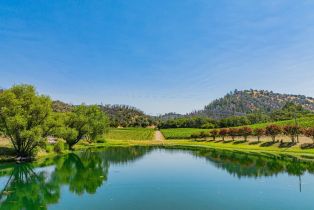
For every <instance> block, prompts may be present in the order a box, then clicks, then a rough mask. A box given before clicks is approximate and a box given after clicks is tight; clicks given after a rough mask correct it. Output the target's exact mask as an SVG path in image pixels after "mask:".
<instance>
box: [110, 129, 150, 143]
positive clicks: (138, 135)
mask: <svg viewBox="0 0 314 210" xmlns="http://www.w3.org/2000/svg"><path fill="white" fill-rule="evenodd" d="M105 136H106V139H109V140H152V139H153V137H154V129H150V128H111V129H110V130H109V132H108V133H107V134H106V135H105Z"/></svg>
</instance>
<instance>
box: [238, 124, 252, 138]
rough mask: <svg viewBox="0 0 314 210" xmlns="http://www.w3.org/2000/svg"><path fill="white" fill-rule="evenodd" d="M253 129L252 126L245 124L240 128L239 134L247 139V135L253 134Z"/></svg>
mask: <svg viewBox="0 0 314 210" xmlns="http://www.w3.org/2000/svg"><path fill="white" fill-rule="evenodd" d="M252 133H253V130H252V128H250V127H247V126H244V127H241V128H239V129H238V135H239V136H243V138H244V140H245V141H247V137H248V136H250V135H252Z"/></svg>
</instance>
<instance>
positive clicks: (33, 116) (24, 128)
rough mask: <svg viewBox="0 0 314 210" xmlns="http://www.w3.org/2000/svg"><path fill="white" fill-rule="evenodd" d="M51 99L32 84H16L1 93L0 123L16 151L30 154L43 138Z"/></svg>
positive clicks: (20, 154)
mask: <svg viewBox="0 0 314 210" xmlns="http://www.w3.org/2000/svg"><path fill="white" fill-rule="evenodd" d="M51 111H52V108H51V100H50V98H49V97H47V96H43V95H38V94H37V93H36V90H35V88H34V87H33V86H31V85H15V86H13V87H11V88H10V89H7V90H4V91H3V92H1V93H0V124H1V126H0V127H2V128H3V130H4V134H5V135H6V136H7V137H9V138H10V140H11V142H12V144H13V147H14V150H15V151H16V154H17V155H18V156H20V157H29V156H31V155H32V154H33V151H34V149H35V147H36V146H37V145H38V143H39V142H40V141H43V139H44V137H45V134H46V133H45V132H44V130H45V125H46V123H47V119H48V118H49V117H50V114H51Z"/></svg>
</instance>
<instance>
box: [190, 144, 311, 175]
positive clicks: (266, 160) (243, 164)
mask: <svg viewBox="0 0 314 210" xmlns="http://www.w3.org/2000/svg"><path fill="white" fill-rule="evenodd" d="M195 154H196V155H197V156H201V157H205V158H206V159H207V160H209V161H210V162H211V163H213V164H214V165H215V166H216V167H218V168H222V169H224V170H226V171H227V172H228V173H230V174H232V175H235V176H237V177H239V178H240V177H261V176H273V175H277V174H279V173H283V172H286V173H288V174H289V175H294V176H301V175H303V174H304V173H305V172H306V171H308V172H310V173H313V172H314V162H312V161H300V160H298V159H296V158H293V157H288V156H275V155H269V154H268V155H266V154H261V155H257V154H250V153H245V152H231V151H223V150H201V151H198V152H195Z"/></svg>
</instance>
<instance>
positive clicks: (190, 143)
mask: <svg viewBox="0 0 314 210" xmlns="http://www.w3.org/2000/svg"><path fill="white" fill-rule="evenodd" d="M239 142H241V143H239ZM242 142H243V141H235V142H214V141H212V140H211V141H194V140H188V139H185V140H164V141H158V140H106V142H104V143H91V144H89V143H87V142H82V143H80V144H78V145H76V146H75V147H74V150H73V151H72V150H65V151H63V152H62V153H55V152H51V153H39V154H38V155H37V156H36V157H34V158H33V159H32V161H34V162H35V161H40V160H41V159H46V158H52V157H54V156H58V155H66V154H69V153H76V152H80V151H83V150H85V149H93V150H98V151H100V150H102V149H106V148H109V147H131V146H151V147H154V146H156V147H161V148H162V147H163V148H173V149H193V150H195V149H217V150H228V151H234V152H248V153H255V154H257V155H258V154H265V153H267V154H272V155H289V156H294V157H296V158H302V159H304V158H305V159H307V160H312V161H314V149H301V148H300V147H299V146H292V147H287V148H279V147H278V143H275V144H273V145H271V146H267V147H261V146H260V145H252V144H249V143H248V142H245V143H242ZM13 162H17V161H16V157H12V156H9V157H8V156H6V155H1V156H0V164H6V163H13Z"/></svg>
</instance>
